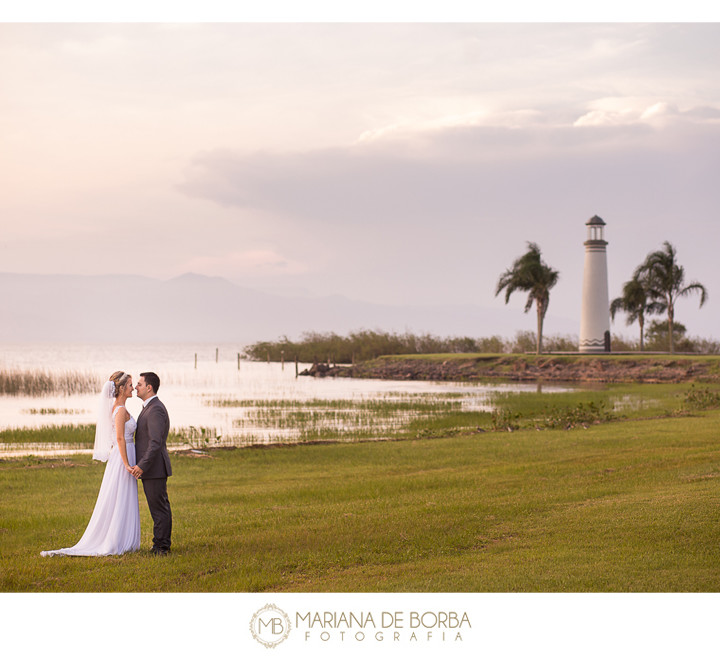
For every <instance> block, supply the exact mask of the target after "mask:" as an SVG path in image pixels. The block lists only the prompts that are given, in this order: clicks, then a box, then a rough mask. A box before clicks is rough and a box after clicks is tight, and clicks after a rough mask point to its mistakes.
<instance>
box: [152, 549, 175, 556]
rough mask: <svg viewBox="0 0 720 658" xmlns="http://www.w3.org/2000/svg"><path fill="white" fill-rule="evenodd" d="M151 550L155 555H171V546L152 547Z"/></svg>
mask: <svg viewBox="0 0 720 658" xmlns="http://www.w3.org/2000/svg"><path fill="white" fill-rule="evenodd" d="M150 552H151V553H152V554H153V555H170V549H169V548H152V549H150Z"/></svg>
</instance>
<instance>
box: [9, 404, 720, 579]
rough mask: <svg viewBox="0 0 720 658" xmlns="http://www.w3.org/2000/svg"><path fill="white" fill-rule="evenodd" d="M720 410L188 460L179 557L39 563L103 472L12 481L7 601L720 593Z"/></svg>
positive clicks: (30, 474) (175, 484) (51, 468)
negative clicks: (16, 594)
mask: <svg viewBox="0 0 720 658" xmlns="http://www.w3.org/2000/svg"><path fill="white" fill-rule="evenodd" d="M719 436H720V411H704V412H698V413H697V415H694V416H682V417H665V418H656V419H650V420H625V421H616V422H611V423H605V424H600V425H591V426H590V427H589V428H588V429H582V428H577V429H572V430H546V431H536V430H521V431H516V432H479V433H468V434H460V435H457V436H452V437H445V438H434V439H425V440H404V441H387V442H366V443H335V444H319V445H301V446H297V447H275V448H264V449H260V448H253V449H234V450H216V451H212V452H211V453H210V455H211V456H210V457H204V458H197V457H190V456H185V455H175V456H174V457H173V470H174V473H175V475H173V477H172V478H171V479H170V481H169V495H170V499H171V502H172V505H173V514H174V528H173V542H174V544H173V554H172V555H171V556H169V557H168V558H153V557H151V556H150V555H149V553H148V550H149V548H150V546H151V521H150V518H149V514H148V512H147V507H146V504H145V501H144V498H143V497H142V492H141V522H142V528H143V532H142V551H141V552H140V553H137V554H129V555H124V556H118V557H108V558H67V557H53V558H41V557H40V551H41V550H45V549H52V548H59V547H62V546H69V545H71V544H74V543H75V542H76V541H77V540H78V539H79V538H80V536H81V534H82V532H83V531H84V528H85V525H86V524H87V521H88V519H89V517H90V513H91V511H92V507H93V505H94V502H95V497H96V495H97V491H98V488H99V484H100V480H101V478H102V473H103V469H104V465H101V464H96V463H92V462H91V460H90V459H89V458H88V457H74V458H73V459H72V460H67V461H62V460H55V461H45V460H39V459H34V458H26V459H24V460H18V461H7V462H2V463H0V487H1V490H2V492H3V494H2V497H1V498H0V542H1V547H2V550H1V551H0V582H1V585H0V589H1V590H2V591H5V592H9V591H10V592H13V591H24V592H50V591H66V592H76V591H78V592H79V591H83V592H94V591H123V592H125V591H127V592H160V591H163V592H236V591H237V592H246V591H250V592H260V591H285V592H301V591H313V592H326V591H337V592H377V591H385V592H408V591H415V592H537V591H542V592H585V591H593V592H610V591H613V592H664V591H694V592H715V591H718V590H720V504H719V503H720V452H719V443H718V437H719Z"/></svg>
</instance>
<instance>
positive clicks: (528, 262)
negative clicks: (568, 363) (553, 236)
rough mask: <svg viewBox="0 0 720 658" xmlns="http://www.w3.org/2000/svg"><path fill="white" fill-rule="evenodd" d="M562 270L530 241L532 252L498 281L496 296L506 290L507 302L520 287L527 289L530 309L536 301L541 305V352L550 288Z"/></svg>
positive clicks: (538, 305) (537, 305) (539, 324)
mask: <svg viewBox="0 0 720 658" xmlns="http://www.w3.org/2000/svg"><path fill="white" fill-rule="evenodd" d="M559 276H560V275H559V273H558V272H557V271H556V270H553V269H552V268H551V267H549V266H548V265H547V264H546V263H544V262H543V261H542V260H541V258H540V247H538V246H537V245H536V244H535V243H534V242H528V252H527V253H526V254H524V255H523V256H520V258H518V259H517V260H516V261H515V262H514V263H513V266H512V267H511V268H510V269H509V270H506V271H505V272H504V274H503V275H502V276H501V277H500V279H499V280H498V283H497V289H496V290H495V296H496V297H497V296H498V295H499V294H500V293H501V292H502V290H505V303H506V304H507V303H508V301H510V295H512V294H513V293H514V292H515V291H517V290H522V291H523V292H527V293H529V294H528V298H527V303H526V304H525V313H527V312H528V311H529V310H530V308H531V307H532V305H533V302H535V307H536V309H537V353H538V354H540V353H541V352H542V328H543V321H544V320H545V313H546V312H547V309H548V304H549V303H550V289H551V288H552V287H553V286H554V285H555V284H556V283H557V282H558V278H559Z"/></svg>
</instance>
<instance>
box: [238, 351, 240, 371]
mask: <svg viewBox="0 0 720 658" xmlns="http://www.w3.org/2000/svg"><path fill="white" fill-rule="evenodd" d="M238 370H240V352H238Z"/></svg>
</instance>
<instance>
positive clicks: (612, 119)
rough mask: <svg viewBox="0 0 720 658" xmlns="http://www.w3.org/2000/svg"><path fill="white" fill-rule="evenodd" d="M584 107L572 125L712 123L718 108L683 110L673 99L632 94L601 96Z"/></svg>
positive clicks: (656, 125) (579, 126)
mask: <svg viewBox="0 0 720 658" xmlns="http://www.w3.org/2000/svg"><path fill="white" fill-rule="evenodd" d="M588 107H589V108H590V109H589V111H588V112H586V113H585V114H583V115H582V116H581V117H580V118H579V119H577V120H576V121H575V123H574V124H573V125H574V126H575V127H578V128H582V127H587V126H632V125H640V124H645V125H648V126H654V127H658V128H662V127H666V126H668V125H669V124H670V123H671V122H673V123H676V124H680V123H685V124H703V123H713V122H716V121H717V119H718V118H719V117H720V110H719V109H718V108H715V107H710V106H703V107H691V108H689V109H687V110H680V109H679V108H678V106H677V105H676V104H675V103H673V102H669V101H655V102H648V101H647V100H646V99H638V98H632V97H611V98H602V99H599V100H596V101H593V102H591V103H589V104H588Z"/></svg>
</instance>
